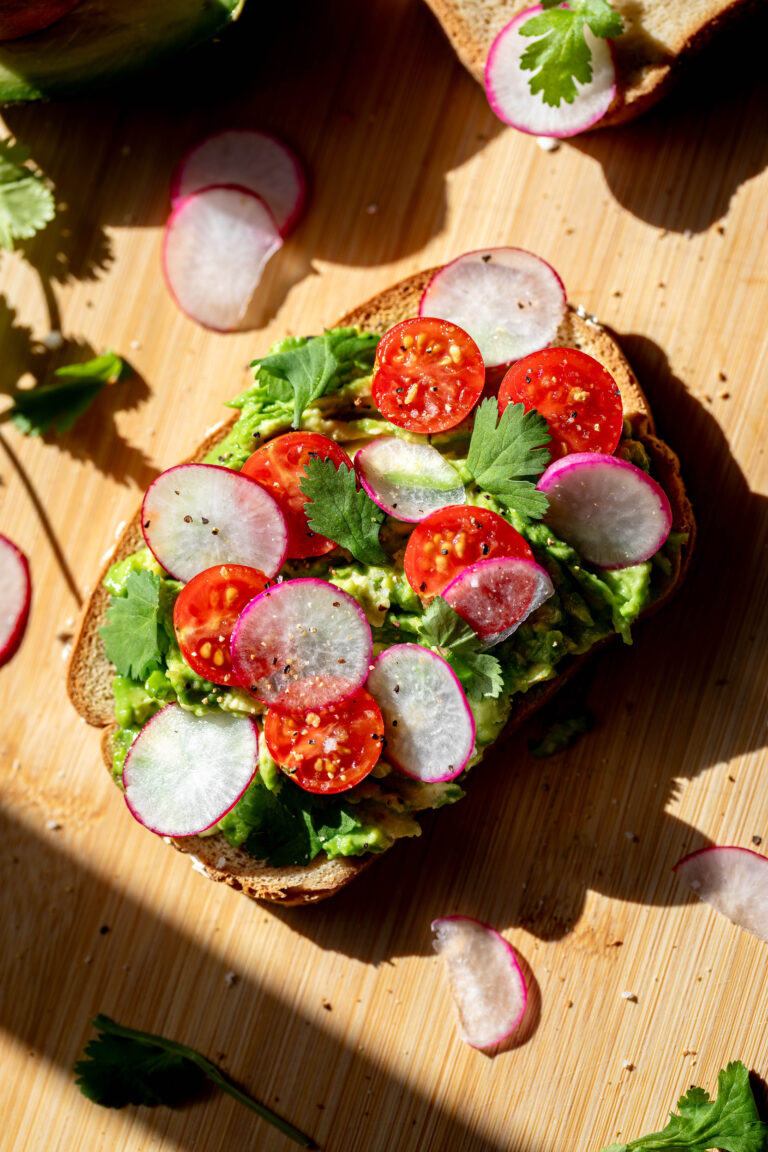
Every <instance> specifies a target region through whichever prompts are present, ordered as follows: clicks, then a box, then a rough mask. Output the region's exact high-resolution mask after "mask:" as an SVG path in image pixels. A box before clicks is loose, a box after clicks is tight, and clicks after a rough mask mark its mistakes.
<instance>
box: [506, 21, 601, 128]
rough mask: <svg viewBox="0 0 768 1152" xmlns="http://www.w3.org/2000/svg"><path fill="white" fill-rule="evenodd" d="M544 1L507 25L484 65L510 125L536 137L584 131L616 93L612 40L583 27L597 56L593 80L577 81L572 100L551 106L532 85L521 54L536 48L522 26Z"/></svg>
mask: <svg viewBox="0 0 768 1152" xmlns="http://www.w3.org/2000/svg"><path fill="white" fill-rule="evenodd" d="M541 11H542V8H541V6H540V5H537V6H536V7H534V8H527V9H526V10H525V11H524V12H521V13H520V14H519V16H515V18H514V20H511V21H510V23H509V24H507V25H506V27H505V28H502V30H501V32H499V34H498V36H497V37H496V39H495V40H494V42H493V44H492V45H491V50H490V52H489V53H488V59H487V60H486V64H485V91H486V94H487V96H488V102H489V103H490V105H491V108H492V109H493V111H494V112H495V113H496V115H497V116H498V117H499V119H500V120H503V121H504V123H505V124H511V125H512V127H513V128H518V129H519V130H520V131H521V132H528V133H531V134H532V135H534V136H575V135H576V134H577V133H579V132H585V131H586V130H587V128H591V127H592V125H593V124H596V123H597V121H598V120H601V119H602V118H603V116H605V114H606V112H607V111H608V109H609V108H610V106H611V104H612V102H613V98H614V96H615V95H616V66H615V64H614V61H613V50H612V48H611V44H610V41H608V40H603V39H601V38H600V37H598V36H595V35H593V33H592V32H591V30H590V29H589V27H588V26H586V25H585V26H584V36H585V38H586V41H587V45H588V47H589V50H590V53H591V57H592V79H591V80H590V81H589V82H588V83H587V84H579V83H578V81H576V84H577V88H578V91H577V94H576V96H575V98H574V99H573V101H571V103H568V102H567V101H565V100H563V101H561V103H560V104H559V105H558V106H556V107H552V105H550V104H545V103H544V99H543V97H542V95H541V93H538V92H537V93H535V94H534V93H533V92H531V89H530V81H531V77H532V75H533V73H532V72H530V71H528V70H526V71H524V70H523V68H522V67H521V58H522V56H523V53H524V52H525V51H526V49H527V48H530V46H531V37H530V36H524V35H523V34H522V33H521V31H520V29H521V28H522V26H523V25H524V24H525V23H526V21H528V20H530V19H531V17H532V16H536V15H538V14H539V13H540V12H541Z"/></svg>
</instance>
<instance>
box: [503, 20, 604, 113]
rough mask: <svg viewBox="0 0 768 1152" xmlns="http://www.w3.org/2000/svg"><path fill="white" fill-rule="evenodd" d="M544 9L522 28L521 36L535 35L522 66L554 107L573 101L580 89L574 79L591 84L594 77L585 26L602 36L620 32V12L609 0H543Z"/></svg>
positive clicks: (532, 86)
mask: <svg viewBox="0 0 768 1152" xmlns="http://www.w3.org/2000/svg"><path fill="white" fill-rule="evenodd" d="M541 6H542V8H543V9H544V11H543V12H539V13H538V14H537V15H536V16H532V17H531V18H530V20H526V22H525V23H524V24H523V25H522V26H521V28H520V35H521V36H536V37H539V39H536V40H533V42H532V43H531V44H529V45H528V47H527V48H526V49H525V51H524V53H523V55H522V57H521V59H520V67H521V68H522V69H523V70H524V71H526V72H532V73H533V76H531V78H530V80H529V82H528V86H529V88H530V90H531V93H532V94H533V95H534V96H535V95H537V93H539V92H540V93H541V96H542V99H543V101H544V103H545V104H548V105H550V106H551V107H553V108H557V107H559V106H560V103H561V102H562V101H563V100H564V101H565V102H566V104H572V103H573V101H574V99H575V98H576V95H577V93H578V89H577V88H576V83H575V81H577V80H578V82H579V83H580V84H589V82H590V81H591V79H592V52H591V49H590V47H589V44H588V43H587V39H586V36H585V35H584V29H585V27H588V28H589V29H590V31H591V32H592V33H593V34H594V35H595V36H599V37H600V38H601V39H606V38H609V37H610V38H612V37H614V36H620V35H621V33H622V32H623V31H624V25H623V24H622V20H621V16H620V15H619V14H618V12H615V11H614V9H613V8H611V6H610V4H608V2H607V0H569V4H568V7H567V8H565V7H563V6H562V0H541Z"/></svg>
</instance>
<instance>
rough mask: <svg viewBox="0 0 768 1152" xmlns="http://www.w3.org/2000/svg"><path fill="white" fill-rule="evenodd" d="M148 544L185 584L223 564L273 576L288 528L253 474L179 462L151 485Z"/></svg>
mask: <svg viewBox="0 0 768 1152" xmlns="http://www.w3.org/2000/svg"><path fill="white" fill-rule="evenodd" d="M141 527H142V531H143V532H144V539H145V540H146V542H147V545H148V547H149V548H150V549H151V551H152V552H153V553H154V555H155V557H156V559H157V560H158V562H159V563H160V564H162V566H163V568H165V570H166V572H169V573H170V574H171V575H172V576H174V577H175V578H176V579H177V580H183V581H184V582H185V583H186V582H187V581H189V580H191V579H192V577H193V576H196V575H197V573H198V572H202V571H203V569H205V568H212V567H213V566H214V565H218V564H247V565H248V567H249V568H258V569H259V571H260V572H263V573H264V574H265V576H267V577H272V576H274V575H275V573H276V572H277V571H278V569H279V568H280V567H281V566H282V564H283V561H284V560H285V554H286V550H287V548H288V530H287V528H286V525H285V518H284V516H283V514H282V512H281V511H280V509H279V507H278V505H277V501H276V500H274V498H273V497H272V496H270V494H269V493H268V492H267V491H266V489H264V488H262V487H261V485H260V484H257V483H256V481H255V480H251V479H250V477H248V476H242V475H241V474H240V473H239V472H233V471H231V470H230V469H229V468H220V467H219V466H218V465H217V464H178V465H177V466H176V467H175V468H169V469H168V470H167V471H166V472H161V474H160V475H159V476H158V477H157V479H156V480H154V481H153V482H152V484H150V486H149V488H148V489H147V492H146V495H145V496H144V503H143V504H142V507H141Z"/></svg>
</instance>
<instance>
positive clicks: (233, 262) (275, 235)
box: [163, 186, 283, 332]
mask: <svg viewBox="0 0 768 1152" xmlns="http://www.w3.org/2000/svg"><path fill="white" fill-rule="evenodd" d="M282 242H283V241H282V238H281V236H280V233H279V231H278V228H277V224H276V223H275V221H274V217H273V216H272V213H271V212H270V211H269V209H268V208H267V206H266V204H265V203H264V201H263V200H262V199H261V197H260V196H256V195H254V193H253V192H249V191H248V190H247V189H246V188H237V187H234V186H223V187H213V188H204V189H203V190H202V191H200V192H195V193H193V194H192V195H191V196H187V197H185V198H184V199H183V200H180V201H179V202H178V204H177V205H176V207H175V208H174V210H173V212H172V213H171V216H170V219H169V220H168V223H167V224H166V227H165V241H164V244H163V268H164V271H165V278H166V280H167V281H168V287H169V288H170V290H171V292H172V294H173V296H174V299H175V300H176V303H177V304H178V305H179V308H181V310H182V312H186V314H187V316H189V317H190V319H192V320H196V321H197V323H198V324H202V325H203V326H204V327H205V328H213V329H215V330H216V331H218V332H231V331H232V330H233V329H234V328H237V327H238V325H239V324H240V322H241V321H242V319H243V317H244V316H245V314H246V312H247V311H248V305H249V304H250V302H251V297H252V296H253V293H254V291H255V289H256V286H257V284H258V283H259V280H260V279H261V273H262V271H263V270H264V266H265V264H266V263H267V261H268V260H269V258H270V256H272V255H274V253H275V252H277V250H278V248H279V247H280V246H281V244H282Z"/></svg>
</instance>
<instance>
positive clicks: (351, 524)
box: [299, 459, 390, 564]
mask: <svg viewBox="0 0 768 1152" xmlns="http://www.w3.org/2000/svg"><path fill="white" fill-rule="evenodd" d="M299 487H300V488H301V491H302V492H303V493H304V495H305V496H306V497H307V499H308V500H309V501H311V503H307V504H305V505H304V511H305V513H306V515H307V520H308V521H309V526H310V528H311V529H312V531H313V532H318V533H319V534H320V535H321V536H327V537H328V539H329V540H333V541H334V543H336V544H340V545H341V547H342V548H346V549H347V551H348V552H351V553H352V555H353V556H354V558H355V560H359V561H360V563H361V564H389V563H390V559H389V556H388V555H387V553H386V552H385V551H384V549H383V548H382V546H381V544H380V543H379V529H380V528H381V525H382V524H383V523H384V512H383V511H382V509H381V508H379V506H378V505H377V504H374V502H373V500H371V498H370V496H369V495H368V493H367V492H364V491H363V489H362V488H358V487H357V480H356V478H355V473H354V471H353V469H351V468H349V467H348V466H347V465H346V464H342V465H341V466H340V467H339V468H338V469H337V468H336V465H335V464H334V463H333V461H332V460H320V459H315V460H310V461H309V463H308V464H307V466H306V468H305V469H304V477H303V479H302V481H301V483H300V484H299Z"/></svg>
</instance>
